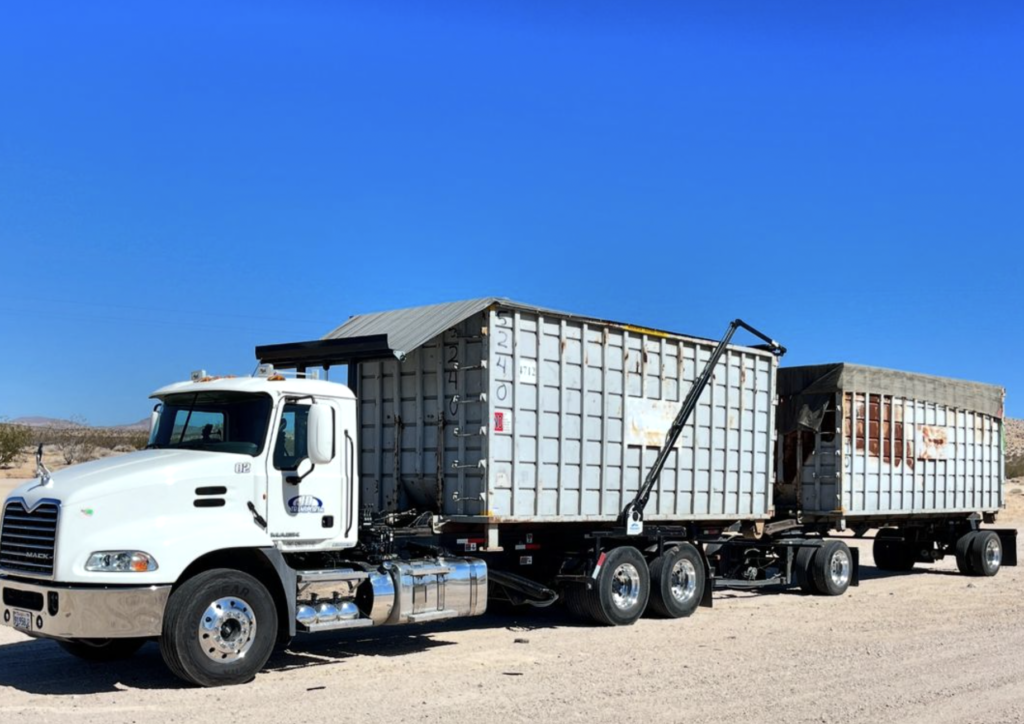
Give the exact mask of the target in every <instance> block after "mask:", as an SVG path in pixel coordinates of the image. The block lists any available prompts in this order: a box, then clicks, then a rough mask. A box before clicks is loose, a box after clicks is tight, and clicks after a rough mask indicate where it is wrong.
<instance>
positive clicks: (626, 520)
mask: <svg viewBox="0 0 1024 724" xmlns="http://www.w3.org/2000/svg"><path fill="white" fill-rule="evenodd" d="M740 327H743V329H745V330H747V331H748V332H750V333H751V334H753V335H754V336H756V337H759V338H760V339H763V340H764V341H765V343H766V344H765V345H761V346H760V347H761V348H765V349H767V350H769V351H770V352H771V353H772V354H774V355H775V356H777V357H781V356H782V355H784V354H786V348H785V347H783V346H782V345H781V344H779V343H778V342H776V341H775V340H774V339H772V338H771V337H769V336H767V335H765V334H763V333H761V332H759V331H758V330H756V329H754V328H753V327H751V326H750V325H749V324H747V323H746V322H744V321H743V320H742V319H734V320H733V321H732V322H730V323H729V329H728V330H726V332H725V336H724V337H722V340H721V341H720V342H719V343H718V346H717V347H715V350H714V352H712V353H711V357H710V358H709V359H708V363H707V365H706V366H705V367H704V371H703V372H701V373H700V376H699V377H698V378H697V379H696V380H695V381H694V383H693V387H691V388H690V391H689V392H688V393H686V399H685V400H683V406H682V407H681V408H680V409H679V414H678V415H676V419H675V420H674V421H673V422H672V427H670V428H669V430H668V433H667V434H666V435H665V443H664V444H663V445H662V446H661V449H660V450H659V451H658V457H657V458H656V459H655V461H654V464H653V465H652V466H651V469H650V470H648V471H647V477H646V478H645V479H644V483H643V485H641V486H640V489H639V490H638V491H637V492H636V497H634V498H633V500H632V501H631V502H630V503H629V505H627V506H626V507H625V509H624V510H623V511H622V521H621V522H622V524H623V525H624V526H626V531H627V533H629V534H631V535H639V534H640V533H641V532H643V521H644V508H645V507H646V506H647V501H648V500H649V499H650V497H651V491H652V490H654V486H655V485H656V484H657V482H658V478H659V477H661V471H662V470H663V469H664V467H665V462H666V461H667V460H668V455H669V453H670V452H671V451H672V448H673V447H674V446H675V444H676V441H677V440H678V439H679V435H680V434H682V432H683V428H684V427H686V423H687V422H688V421H689V419H690V416H691V415H692V414H693V411H694V410H695V409H697V400H699V399H700V396H701V393H702V392H704V388H705V387H707V385H708V382H710V381H711V377H712V375H714V373H715V366H716V365H717V364H718V360H719V359H721V357H722V355H723V354H724V353H725V348H726V347H727V346H728V345H729V341H730V340H731V339H732V336H733V334H735V333H736V330H737V329H738V328H740Z"/></svg>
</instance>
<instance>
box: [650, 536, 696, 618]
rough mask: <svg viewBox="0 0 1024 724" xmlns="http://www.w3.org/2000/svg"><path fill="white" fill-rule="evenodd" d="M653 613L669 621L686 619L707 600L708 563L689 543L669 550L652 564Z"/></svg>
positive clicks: (651, 601)
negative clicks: (705, 569)
mask: <svg viewBox="0 0 1024 724" xmlns="http://www.w3.org/2000/svg"><path fill="white" fill-rule="evenodd" d="M649 569H650V572H651V600H650V604H649V605H650V607H651V610H652V611H653V612H654V613H656V614H658V615H659V616H663V617H665V618H683V617H684V616H689V615H690V614H692V613H693V612H694V611H696V610H697V606H698V605H700V601H701V598H703V597H704V585H705V577H704V562H703V561H702V560H701V558H700V553H698V552H697V549H696V548H694V547H693V546H692V545H690V544H689V543H680V544H679V545H677V546H674V547H672V548H669V549H668V550H666V551H665V552H664V553H662V554H661V555H660V556H658V557H657V558H655V559H654V560H653V561H651V563H650V566H649Z"/></svg>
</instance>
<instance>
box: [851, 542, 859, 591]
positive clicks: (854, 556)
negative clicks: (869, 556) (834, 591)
mask: <svg viewBox="0 0 1024 724" xmlns="http://www.w3.org/2000/svg"><path fill="white" fill-rule="evenodd" d="M850 566H851V568H852V570H851V571H850V585H851V586H859V585H860V548H857V547H851V548H850Z"/></svg>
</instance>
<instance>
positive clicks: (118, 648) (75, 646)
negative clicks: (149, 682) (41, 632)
mask: <svg viewBox="0 0 1024 724" xmlns="http://www.w3.org/2000/svg"><path fill="white" fill-rule="evenodd" d="M144 643H146V639H144V638H130V639H65V640H60V639H58V641H57V645H58V646H60V647H61V648H62V649H64V650H65V651H67V652H68V653H69V654H71V655H72V656H76V657H78V658H79V659H82V660H83V661H93V662H102V661H121V660H123V659H127V658H130V657H131V656H133V655H134V654H135V652H136V651H138V650H139V649H140V648H142V645H143V644H144Z"/></svg>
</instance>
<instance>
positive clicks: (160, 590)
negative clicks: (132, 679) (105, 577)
mask: <svg viewBox="0 0 1024 724" xmlns="http://www.w3.org/2000/svg"><path fill="white" fill-rule="evenodd" d="M170 595H171V587H170V586H169V585H167V586H82V585H74V584H60V583H36V582H30V581H26V580H23V579H15V578H9V577H7V576H3V575H0V622H2V623H3V625H5V626H10V627H12V628H16V629H17V630H19V631H21V632H22V633H25V634H28V635H29V636H45V637H47V638H57V639H74V638H87V639H92V638H97V639H105V638H134V637H148V636H159V635H160V629H161V624H162V622H163V617H164V608H165V607H166V605H167V598H168V597H169V596H170ZM26 621H27V622H28V624H29V625H28V628H26V627H25V624H26Z"/></svg>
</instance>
